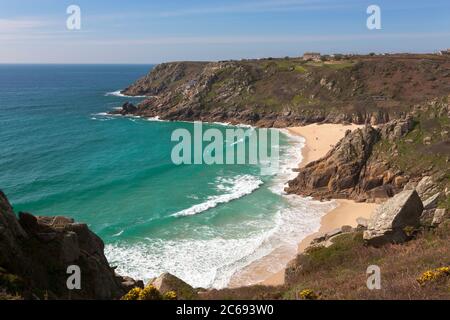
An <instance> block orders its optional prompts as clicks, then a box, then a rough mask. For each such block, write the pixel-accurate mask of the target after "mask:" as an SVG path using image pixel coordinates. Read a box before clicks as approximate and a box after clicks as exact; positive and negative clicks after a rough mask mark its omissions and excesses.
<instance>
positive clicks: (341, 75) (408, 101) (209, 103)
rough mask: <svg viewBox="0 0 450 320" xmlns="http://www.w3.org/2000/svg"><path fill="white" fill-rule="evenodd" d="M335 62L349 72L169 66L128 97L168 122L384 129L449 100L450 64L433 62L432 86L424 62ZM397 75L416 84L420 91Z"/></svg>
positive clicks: (270, 62) (278, 64)
mask: <svg viewBox="0 0 450 320" xmlns="http://www.w3.org/2000/svg"><path fill="white" fill-rule="evenodd" d="M426 58H427V59H429V57H426ZM333 63H334V64H335V65H336V66H341V65H342V61H341V62H337V61H334V62H333V61H332V62H331V63H329V64H327V65H323V66H311V65H309V64H308V63H307V62H305V61H299V60H297V59H261V60H242V61H219V62H173V63H163V64H160V65H158V66H156V67H155V68H154V69H153V70H152V71H151V72H150V73H149V74H147V75H146V76H145V77H143V78H141V79H139V80H137V81H136V82H135V83H133V84H132V85H130V86H129V87H128V88H126V89H125V90H123V91H122V93H124V94H126V95H131V96H136V95H138V96H142V95H145V96H148V99H146V100H144V101H143V102H142V103H140V104H139V105H138V110H137V111H136V114H137V115H139V116H143V117H156V116H158V117H159V118H161V119H163V120H175V121H180V120H183V121H193V120H199V121H200V120H201V121H205V122H224V121H226V122H230V123H246V124H251V125H255V126H259V127H285V126H293V125H305V124H309V123H318V122H327V123H348V122H351V123H356V124H371V125H379V124H383V123H387V122H389V121H390V120H392V119H398V118H402V117H403V116H404V115H405V114H406V113H407V112H408V111H409V110H408V107H406V106H409V105H413V104H414V103H420V102H422V101H424V100H426V99H429V98H430V97H436V96H442V95H443V94H445V93H447V88H448V85H449V78H448V77H447V74H448V73H447V69H448V67H449V65H448V64H449V63H448V62H447V61H446V60H442V59H437V60H436V61H435V62H434V63H435V66H434V67H433V69H432V73H433V74H434V75H433V80H431V79H430V72H431V71H430V70H429V69H425V68H424V65H423V64H424V59H422V58H420V57H414V58H413V57H408V62H407V63H405V61H404V59H403V57H396V56H392V55H391V56H389V57H383V56H378V57H364V56H361V57H353V58H352V60H348V61H344V63H345V64H344V65H347V67H345V68H336V69H335V68H333ZM425 70H426V71H425ZM393 74H397V76H398V77H400V78H404V77H411V79H416V80H417V81H415V82H414V83H415V84H416V85H415V86H412V85H411V83H412V81H408V82H403V81H398V80H395V78H393ZM436 79H438V81H436ZM381 88H383V89H382V91H383V94H382V95H380V90H381ZM419 92H420V94H419Z"/></svg>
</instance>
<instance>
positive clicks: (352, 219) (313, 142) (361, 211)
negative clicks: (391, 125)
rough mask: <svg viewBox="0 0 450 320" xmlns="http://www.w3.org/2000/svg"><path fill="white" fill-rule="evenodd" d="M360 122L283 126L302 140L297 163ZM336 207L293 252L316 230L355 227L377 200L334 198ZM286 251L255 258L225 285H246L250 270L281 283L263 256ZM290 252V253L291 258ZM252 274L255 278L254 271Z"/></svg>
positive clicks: (300, 249) (320, 151)
mask: <svg viewBox="0 0 450 320" xmlns="http://www.w3.org/2000/svg"><path fill="white" fill-rule="evenodd" d="M361 127H362V126H361V125H354V124H352V125H341V124H322V125H318V124H311V125H307V126H304V127H292V128H286V129H287V130H288V131H289V132H290V133H291V134H294V135H299V136H302V137H304V138H305V140H306V144H305V146H304V148H303V149H302V156H303V160H302V162H301V163H300V164H299V167H302V166H305V165H306V164H308V163H310V162H312V161H315V160H318V159H320V158H322V157H324V156H325V155H326V154H327V153H328V152H329V151H330V150H331V148H332V147H333V146H334V145H336V143H338V142H339V141H340V140H341V139H342V138H343V137H344V136H345V132H346V131H347V130H352V131H353V130H355V129H358V128H361ZM335 201H336V203H337V207H336V208H335V209H333V210H331V211H330V212H328V213H327V214H325V215H324V216H323V217H322V218H321V223H320V224H321V225H320V229H319V230H318V231H317V232H316V233H313V234H311V235H309V236H307V237H306V238H304V239H303V240H302V241H301V242H300V243H299V244H298V250H297V253H301V252H303V251H304V250H305V249H306V248H307V247H308V246H309V244H310V243H311V241H312V240H313V239H314V238H315V237H316V236H317V235H318V234H319V233H324V232H328V231H331V230H333V229H336V228H339V227H341V226H344V225H349V226H352V227H356V219H357V218H358V217H363V218H370V216H371V215H372V213H373V211H374V210H375V208H376V207H377V204H373V203H356V202H354V201H350V200H335ZM287 254H288V253H287V252H283V250H281V251H280V250H279V251H278V252H274V253H273V255H274V257H264V258H262V259H260V260H258V261H255V262H253V263H252V264H250V265H249V266H248V267H247V268H245V269H244V270H242V271H240V272H239V273H238V274H236V275H235V276H234V277H233V278H232V280H231V282H230V284H229V287H239V286H242V285H248V282H246V281H245V280H244V279H249V278H250V276H249V275H251V274H252V273H257V274H258V277H257V278H260V279H265V280H263V281H260V282H259V283H260V284H263V285H273V286H275V285H282V284H283V283H284V269H283V270H280V271H277V272H271V271H269V270H267V262H265V261H264V260H265V259H268V260H270V258H271V259H272V260H273V259H276V258H277V257H276V256H278V258H281V256H283V255H287ZM283 258H284V259H283V260H286V256H283ZM293 258H294V256H290V257H289V260H290V259H293ZM252 278H255V277H254V275H253V276H252Z"/></svg>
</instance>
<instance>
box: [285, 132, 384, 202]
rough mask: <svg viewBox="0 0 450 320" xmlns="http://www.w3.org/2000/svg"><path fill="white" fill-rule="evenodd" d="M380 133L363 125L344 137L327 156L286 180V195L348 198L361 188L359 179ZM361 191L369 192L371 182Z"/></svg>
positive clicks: (366, 183)
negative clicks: (291, 178) (292, 178)
mask: <svg viewBox="0 0 450 320" xmlns="http://www.w3.org/2000/svg"><path fill="white" fill-rule="evenodd" d="M379 139H380V134H379V131H378V130H376V129H374V128H372V127H370V126H366V127H365V128H363V129H357V130H355V131H353V132H350V131H348V132H347V133H346V135H345V137H344V138H343V139H342V140H341V141H340V142H339V143H338V144H337V145H336V146H335V147H334V148H333V149H332V150H331V151H330V152H328V154H327V155H326V156H325V157H324V158H322V159H320V160H318V161H314V162H311V163H309V164H308V165H306V166H305V167H304V168H302V169H300V170H299V173H298V176H297V177H296V178H295V179H294V180H291V181H289V187H288V188H287V190H286V191H287V192H289V193H295V194H300V195H304V196H313V197H315V198H351V197H354V196H355V195H356V193H357V192H358V189H360V188H361V187H360V185H361V183H362V182H361V181H360V177H361V175H362V174H363V171H364V170H365V167H366V164H367V160H368V159H369V157H370V154H371V151H372V148H373V146H374V144H375V143H376V142H377V141H379ZM363 184H365V185H364V186H363V187H362V188H363V189H365V190H368V189H371V187H372V185H371V184H370V181H367V182H365V183H364V182H363Z"/></svg>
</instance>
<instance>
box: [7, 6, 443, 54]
mask: <svg viewBox="0 0 450 320" xmlns="http://www.w3.org/2000/svg"><path fill="white" fill-rule="evenodd" d="M71 4H76V5H78V6H79V7H80V8H81V30H76V31H73V30H67V28H66V19H67V17H68V14H67V13H66V8H67V7H68V6H69V5H71ZM372 4H376V5H378V6H379V7H380V8H381V19H382V29H381V30H369V29H367V27H366V20H367V17H368V14H367V13H366V9H367V7H368V6H369V5H372ZM447 47H450V1H448V0H434V1H423V0H422V1H419V0H409V1H406V0H380V1H376V0H370V1H365V0H342V1H336V0H241V1H237V0H228V1H224V0H223V1H218V0H208V1H201V0H189V1H186V0H184V1H181V0H172V1H170V0H166V1H142V0H141V1H139V0H128V1H123V0H122V1H117V0H109V1H106V0H97V1H93V0H90V1H88V0H70V1H65V0H39V1H36V0H13V1H5V0H0V63H159V62H163V61H173V60H222V59H241V58H260V57H268V56H273V57H284V56H298V55H301V54H302V53H303V52H305V51H320V52H324V53H336V52H342V53H368V52H372V51H373V52H434V51H436V50H439V49H442V48H447Z"/></svg>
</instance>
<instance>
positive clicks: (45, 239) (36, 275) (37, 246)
mask: <svg viewBox="0 0 450 320" xmlns="http://www.w3.org/2000/svg"><path fill="white" fill-rule="evenodd" d="M103 249H104V244H103V241H102V240H101V239H100V238H99V237H98V236H96V235H95V234H94V233H93V232H91V231H90V230H89V228H88V227H87V225H85V224H80V223H75V222H74V221H73V220H72V219H69V218H65V217H51V218H50V217H35V216H33V215H31V214H28V213H19V219H17V218H16V215H15V214H14V212H13V209H12V207H11V205H10V203H9V202H8V199H7V198H6V196H5V195H4V194H3V193H2V192H1V191H0V295H2V294H3V295H11V296H16V295H18V296H19V297H21V298H25V299H44V298H48V299H116V298H119V297H121V296H122V295H123V294H124V293H125V292H126V291H127V290H128V289H129V288H130V286H131V287H132V286H134V285H135V284H136V283H135V282H134V281H133V280H132V279H130V278H123V277H120V276H118V275H116V274H115V272H114V269H113V268H111V267H110V266H109V264H108V261H107V259H106V257H105V255H104V250H103ZM69 265H77V266H79V267H80V269H81V290H71V291H70V292H69V290H68V289H67V285H66V281H67V278H68V277H69V276H70V274H67V273H66V272H67V267H68V266H69Z"/></svg>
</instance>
